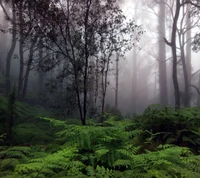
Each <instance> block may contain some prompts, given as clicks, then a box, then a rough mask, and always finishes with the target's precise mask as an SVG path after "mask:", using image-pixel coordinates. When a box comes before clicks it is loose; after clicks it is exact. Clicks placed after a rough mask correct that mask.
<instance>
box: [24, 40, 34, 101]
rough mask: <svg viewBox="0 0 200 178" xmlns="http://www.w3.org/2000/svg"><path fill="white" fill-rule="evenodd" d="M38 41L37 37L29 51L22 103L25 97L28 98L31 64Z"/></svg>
mask: <svg viewBox="0 0 200 178" xmlns="http://www.w3.org/2000/svg"><path fill="white" fill-rule="evenodd" d="M36 39H37V37H35V39H34V40H33V42H32V44H31V47H30V49H29V59H28V64H27V68H26V73H25V76H24V82H23V88H22V94H21V101H24V99H25V97H26V93H27V87H28V79H29V73H30V70H31V64H32V61H33V53H34V46H35V42H36V41H35V40H36Z"/></svg>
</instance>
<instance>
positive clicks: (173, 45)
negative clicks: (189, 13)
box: [165, 0, 181, 109]
mask: <svg viewBox="0 0 200 178" xmlns="http://www.w3.org/2000/svg"><path fill="white" fill-rule="evenodd" d="M180 8H181V5H180V0H176V10H175V16H174V19H173V26H172V34H171V42H170V43H169V42H168V41H165V42H166V43H167V44H168V45H169V46H170V47H171V50H172V56H173V67H172V79H173V84H174V95H175V109H179V108H180V91H179V83H178V78H177V53H176V48H177V46H176V32H177V23H178V18H179V15H180Z"/></svg>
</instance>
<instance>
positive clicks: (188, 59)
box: [186, 4, 192, 105]
mask: <svg viewBox="0 0 200 178" xmlns="http://www.w3.org/2000/svg"><path fill="white" fill-rule="evenodd" d="M186 8H187V9H186V10H187V21H186V25H187V32H186V41H187V43H186V67H187V75H188V85H191V78H192V66H191V43H192V38H191V25H192V24H191V18H190V16H189V15H190V5H189V4H187V7H186ZM190 92H191V89H190V87H189V88H188V100H189V101H188V103H189V105H190Z"/></svg>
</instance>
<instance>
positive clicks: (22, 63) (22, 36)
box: [18, 2, 24, 100]
mask: <svg viewBox="0 0 200 178" xmlns="http://www.w3.org/2000/svg"><path fill="white" fill-rule="evenodd" d="M22 10H23V2H20V5H19V30H20V31H19V33H20V40H19V57H20V67H19V79H18V99H19V100H21V99H22V98H21V94H22V88H23V74H24V52H23V49H24V35H23V14H22Z"/></svg>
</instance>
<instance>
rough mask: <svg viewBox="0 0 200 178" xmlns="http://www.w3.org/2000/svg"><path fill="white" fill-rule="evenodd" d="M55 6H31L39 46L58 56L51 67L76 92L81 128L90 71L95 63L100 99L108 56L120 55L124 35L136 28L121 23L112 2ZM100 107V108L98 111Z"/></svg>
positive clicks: (78, 0)
mask: <svg viewBox="0 0 200 178" xmlns="http://www.w3.org/2000/svg"><path fill="white" fill-rule="evenodd" d="M59 3H61V2H58V3H57V2H51V3H49V2H47V1H45V2H42V1H40V2H38V1H35V2H34V7H35V8H36V9H37V12H38V14H39V15H40V17H39V18H40V20H41V22H42V23H43V24H44V27H45V28H44V29H43V31H42V34H43V37H44V39H43V46H44V48H46V49H48V50H50V51H52V52H53V53H55V54H57V55H58V56H59V57H58V58H56V59H55V58H54V60H52V63H53V64H55V65H54V67H55V66H57V67H58V66H59V65H60V67H61V68H62V70H65V72H64V73H63V74H64V75H62V77H64V78H65V77H67V78H68V87H71V88H72V89H73V91H75V93H76V102H77V106H78V109H79V115H80V119H81V121H82V124H83V125H85V124H86V116H87V111H88V100H89V91H90V88H89V83H90V79H92V77H91V75H93V74H91V73H92V72H90V71H91V68H92V67H93V66H94V64H95V70H94V71H96V74H95V75H96V77H95V78H96V80H95V81H96V84H95V85H98V86H102V89H103V90H102V91H103V92H102V99H103V98H105V94H106V87H107V84H108V83H107V75H108V73H109V70H110V61H111V56H112V55H113V54H114V53H115V51H117V50H118V51H119V52H121V55H122V54H123V53H124V52H125V48H124V47H123V45H125V47H126V46H127V45H128V44H129V41H130V40H129V39H127V38H126V36H125V35H127V34H129V32H131V31H134V29H135V28H137V26H136V25H135V24H134V22H133V21H131V22H128V23H124V22H125V17H124V16H123V15H122V11H121V10H120V8H119V6H118V5H117V3H116V1H115V0H112V1H109V2H107V1H98V0H96V1H91V0H84V1H83V0H75V1H71V0H66V1H63V3H62V4H59ZM60 5H61V6H60ZM59 7H61V8H59ZM71 7H73V8H71ZM44 12H45V13H44ZM132 43H133V42H132ZM128 46H130V45H128ZM126 48H127V47H126ZM63 60H66V61H67V63H66V64H67V66H65V67H64V65H62V64H63V63H62V61H63ZM91 61H94V62H91ZM49 63H51V62H50V61H49ZM51 66H53V65H52V64H51ZM55 74H56V73H55ZM100 77H101V81H100V80H99V79H100ZM95 95H96V96H97V93H96V94H95ZM103 100H104V99H103ZM103 100H102V105H104V101H103ZM103 108H104V106H102V111H103V110H104V109H103Z"/></svg>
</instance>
